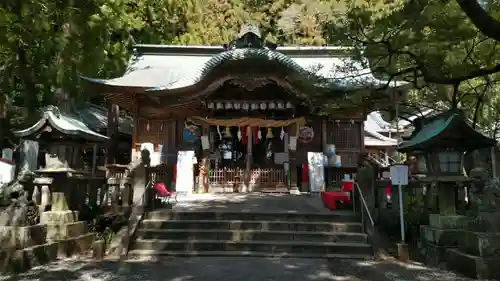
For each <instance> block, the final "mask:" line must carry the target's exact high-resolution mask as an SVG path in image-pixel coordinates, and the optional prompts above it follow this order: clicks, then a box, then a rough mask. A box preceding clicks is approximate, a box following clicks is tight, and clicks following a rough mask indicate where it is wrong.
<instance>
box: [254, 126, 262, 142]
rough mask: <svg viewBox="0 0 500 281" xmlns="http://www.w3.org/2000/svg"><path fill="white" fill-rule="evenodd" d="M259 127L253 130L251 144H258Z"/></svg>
mask: <svg viewBox="0 0 500 281" xmlns="http://www.w3.org/2000/svg"><path fill="white" fill-rule="evenodd" d="M259 130H260V128H259V127H255V128H254V130H253V143H254V144H258V143H259Z"/></svg>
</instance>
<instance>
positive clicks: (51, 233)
mask: <svg viewBox="0 0 500 281" xmlns="http://www.w3.org/2000/svg"><path fill="white" fill-rule="evenodd" d="M87 232H88V227H87V223H86V222H84V221H77V222H72V223H67V224H47V240H62V239H67V238H69V237H77V236H80V235H83V234H85V233H87Z"/></svg>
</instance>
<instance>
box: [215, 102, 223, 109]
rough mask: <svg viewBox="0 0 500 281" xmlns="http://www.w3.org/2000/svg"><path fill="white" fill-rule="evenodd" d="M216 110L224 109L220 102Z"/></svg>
mask: <svg viewBox="0 0 500 281" xmlns="http://www.w3.org/2000/svg"><path fill="white" fill-rule="evenodd" d="M216 108H217V109H224V104H223V103H222V102H217V106H216Z"/></svg>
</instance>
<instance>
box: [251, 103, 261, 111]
mask: <svg viewBox="0 0 500 281" xmlns="http://www.w3.org/2000/svg"><path fill="white" fill-rule="evenodd" d="M251 109H252V110H257V109H259V104H257V103H252V105H251Z"/></svg>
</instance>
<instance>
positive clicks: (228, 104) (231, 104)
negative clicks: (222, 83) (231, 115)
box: [226, 101, 233, 109]
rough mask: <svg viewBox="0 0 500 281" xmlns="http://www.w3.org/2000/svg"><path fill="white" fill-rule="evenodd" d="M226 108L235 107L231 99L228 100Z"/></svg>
mask: <svg viewBox="0 0 500 281" xmlns="http://www.w3.org/2000/svg"><path fill="white" fill-rule="evenodd" d="M226 109H233V103H232V102H230V101H228V102H226Z"/></svg>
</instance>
